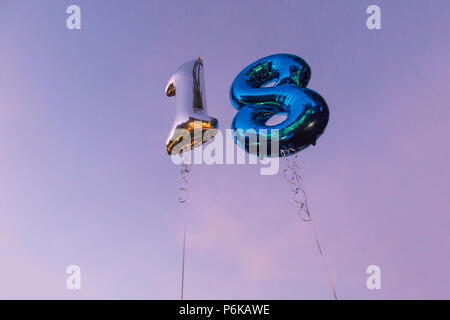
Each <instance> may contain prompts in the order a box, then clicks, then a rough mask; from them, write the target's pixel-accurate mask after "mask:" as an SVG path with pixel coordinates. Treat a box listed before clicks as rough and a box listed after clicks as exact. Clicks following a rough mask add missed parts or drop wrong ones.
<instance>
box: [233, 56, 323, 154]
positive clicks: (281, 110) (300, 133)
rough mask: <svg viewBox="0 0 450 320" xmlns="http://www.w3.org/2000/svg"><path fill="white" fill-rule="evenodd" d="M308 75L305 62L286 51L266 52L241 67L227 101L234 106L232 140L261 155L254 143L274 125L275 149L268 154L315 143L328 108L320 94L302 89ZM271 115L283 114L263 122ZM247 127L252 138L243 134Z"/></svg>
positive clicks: (267, 139)
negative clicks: (274, 120)
mask: <svg viewBox="0 0 450 320" xmlns="http://www.w3.org/2000/svg"><path fill="white" fill-rule="evenodd" d="M310 77H311V69H310V67H309V65H308V64H307V63H306V62H305V61H304V60H303V59H302V58H300V57H297V56H295V55H291V54H275V55H271V56H268V57H265V58H262V59H259V60H257V61H255V62H254V63H252V64H251V65H249V66H248V67H246V68H245V69H244V70H242V71H241V73H239V75H238V76H237V77H236V79H235V80H234V81H233V84H232V86H231V92H230V96H231V103H232V104H233V106H234V107H235V108H236V109H238V110H239V111H238V113H237V114H236V116H235V118H234V120H233V123H232V128H233V129H234V130H236V131H235V142H236V143H237V144H238V145H240V146H241V147H242V148H244V149H245V150H246V151H247V152H250V153H255V152H256V154H257V155H260V154H259V149H260V148H259V145H258V144H259V143H260V141H270V140H269V139H270V138H271V134H272V132H271V129H277V130H279V131H278V133H279V147H280V150H279V153H278V154H273V156H277V155H279V156H287V155H290V154H293V153H296V152H298V151H300V150H303V149H304V148H306V147H308V146H309V145H311V144H312V145H315V144H316V140H317V138H318V137H319V136H320V135H321V134H322V133H323V132H324V130H325V127H326V126H327V123H328V118H329V111H328V106H327V103H326V102H325V100H324V98H322V96H320V95H319V94H318V93H317V92H315V91H313V90H310V89H308V88H306V85H307V84H308V81H309V79H310ZM272 82H273V83H274V84H273V86H270V85H269V84H270V83H272ZM275 115H284V116H285V117H286V119H285V120H284V121H282V122H281V123H279V124H276V125H268V122H269V119H270V118H272V117H273V116H275ZM252 129H253V130H256V135H257V137H258V140H256V141H251V140H250V139H248V137H247V138H246V137H245V132H246V131H248V130H250V131H251V130H252ZM260 129H266V132H267V133H264V130H263V131H262V132H260V131H259V130H260ZM261 135H264V137H262V136H261ZM262 138H263V139H262ZM255 144H256V145H257V146H258V148H256V146H255ZM254 150H257V151H254Z"/></svg>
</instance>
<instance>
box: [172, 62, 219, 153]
mask: <svg viewBox="0 0 450 320" xmlns="http://www.w3.org/2000/svg"><path fill="white" fill-rule="evenodd" d="M166 96H168V97H176V115H175V122H174V124H173V127H172V130H171V132H170V134H169V137H168V140H167V144H166V147H167V153H168V154H169V155H172V154H178V153H181V152H183V151H188V150H190V149H192V148H194V147H196V146H199V145H201V144H203V143H205V142H207V141H208V140H210V139H212V137H213V136H214V135H215V133H216V131H217V130H216V129H217V127H218V121H217V119H216V118H213V117H210V116H209V115H208V114H207V112H206V98H205V83H204V76H203V60H202V59H201V58H198V59H196V60H192V61H189V62H186V63H185V64H183V65H182V66H180V67H179V68H178V69H177V71H175V73H174V74H173V76H172V77H171V78H170V80H169V83H168V84H167V86H166ZM207 130H209V132H208V134H203V133H204V132H205V131H207ZM197 132H198V133H201V135H199V137H197V136H196V135H197ZM186 137H187V138H188V139H186Z"/></svg>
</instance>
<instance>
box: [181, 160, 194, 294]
mask: <svg viewBox="0 0 450 320" xmlns="http://www.w3.org/2000/svg"><path fill="white" fill-rule="evenodd" d="M191 169H192V165H191V164H189V165H187V164H185V163H183V165H182V169H181V170H180V173H181V186H180V187H179V188H178V189H179V191H180V195H179V196H178V202H179V203H180V204H182V203H184V202H186V201H187V200H188V198H189V193H188V188H187V187H188V180H187V175H188V173H189V172H191ZM185 259H186V221H184V232H183V258H182V263H181V300H183V299H184V263H185Z"/></svg>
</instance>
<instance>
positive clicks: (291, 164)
mask: <svg viewBox="0 0 450 320" xmlns="http://www.w3.org/2000/svg"><path fill="white" fill-rule="evenodd" d="M293 152H295V150H293ZM288 154H289V153H287V152H285V151H284V150H282V151H281V155H282V156H285V155H288ZM299 172H300V166H299V164H298V162H297V154H296V153H295V154H294V155H293V156H291V157H286V168H285V169H284V170H283V177H284V178H285V180H286V181H287V182H288V183H289V185H290V188H291V191H292V193H293V195H294V201H295V203H296V204H297V205H298V212H297V214H298V216H299V218H300V219H301V220H303V221H307V222H311V223H312V224H313V233H314V240H315V242H316V245H317V249H318V251H319V254H320V257H321V258H322V263H323V265H324V267H325V271H326V272H327V275H328V282H329V284H330V288H331V291H332V292H333V295H334V299H335V300H338V297H337V294H336V289H335V287H334V284H333V280H332V278H331V273H330V270H329V268H328V264H327V262H326V259H325V255H324V254H323V251H322V246H321V245H320V241H319V237H318V236H317V232H316V228H315V225H314V223H313V219H312V217H311V213H310V212H309V208H308V196H307V195H306V192H305V190H304V189H303V183H302V182H303V181H302V176H301V175H300V173H299Z"/></svg>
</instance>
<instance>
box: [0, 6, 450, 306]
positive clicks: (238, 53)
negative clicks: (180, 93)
mask: <svg viewBox="0 0 450 320" xmlns="http://www.w3.org/2000/svg"><path fill="white" fill-rule="evenodd" d="M71 4H77V5H79V6H80V7H81V10H82V29H81V30H68V29H67V28H66V18H67V16H68V15H67V14H66V13H65V11H66V8H67V6H69V5H71ZM369 4H378V5H379V6H380V7H381V12H382V30H374V31H372V30H368V29H367V28H366V22H365V21H366V18H367V14H366V8H367V6H368V5H369ZM449 9H450V2H449V1H448V0H433V1H425V0H422V1H413V0H402V1H378V0H377V1H365V0H351V1H350V0H348V1H345V2H344V1H332V0H329V1H300V0H297V1H279V0H277V1H274V0H273V1H262V0H260V1H256V0H248V1H238V0H227V1H224V0H222V1H216V0H202V1H198V0H190V1H176V0H170V1H159V0H135V1H125V0H120V1H119V0H110V1H88V0H70V1H66V0H37V1H25V0H0V298H3V299H5V298H42V299H47V298H60V299H79V298H86V299H93V298H98V299H103V298H112V299H119V298H126V299H134V298H136V299H178V298H179V291H180V265H181V242H182V229H183V221H184V219H187V221H188V242H187V260H186V282H185V297H186V298H188V299H201V298H204V299H216V298H223V299H227V298H235V299H331V298H332V295H331V293H330V290H329V286H328V282H327V278H326V273H325V271H324V269H323V265H322V262H321V260H320V256H319V254H318V252H317V249H316V247H315V245H314V238H313V233H312V225H311V224H308V223H304V222H301V221H300V220H299V219H298V218H297V216H296V208H295V205H294V202H293V200H292V198H291V193H290V192H289V188H288V185H287V183H286V182H285V181H284V180H283V178H282V175H281V171H280V173H279V174H278V175H274V176H261V175H260V174H259V168H258V166H256V165H212V166H208V165H195V166H194V167H193V170H192V172H191V174H190V176H189V180H190V190H191V191H190V192H191V196H190V199H189V201H188V203H187V204H186V205H184V206H183V207H181V206H180V205H179V204H178V202H177V194H178V193H177V191H178V190H177V188H178V185H179V183H180V177H179V172H178V170H179V168H178V167H176V166H175V165H174V164H173V163H172V162H171V161H170V158H169V157H168V156H167V154H166V151H165V146H164V143H165V139H166V137H167V135H168V132H169V129H170V128H171V126H172V121H173V118H174V111H175V104H174V101H173V100H170V99H168V98H166V97H165V95H164V86H165V85H166V83H167V80H168V79H169V78H170V76H171V75H172V73H173V71H174V70H175V69H176V68H177V67H178V66H179V65H181V64H182V63H184V62H185V61H187V60H191V59H194V58H197V57H198V56H201V57H202V58H203V59H204V64H205V78H206V95H207V100H208V108H209V113H210V114H211V115H212V116H214V117H216V118H218V119H219V126H220V128H221V129H226V128H229V127H230V124H231V121H232V119H233V117H234V115H235V110H234V109H233V108H232V106H231V104H230V102H229V97H228V94H229V88H230V85H231V82H232V81H233V79H234V77H235V76H236V75H237V74H238V73H239V72H240V71H241V70H242V69H243V68H244V67H245V66H247V65H248V64H249V63H251V62H253V61H254V60H256V59H258V58H261V57H264V56H266V55H269V54H273V53H281V52H285V53H292V54H296V55H299V56H301V57H302V58H304V59H305V60H306V61H307V62H308V63H309V65H310V66H311V68H312V78H311V81H310V83H309V87H310V88H311V89H314V90H316V91H318V92H319V93H320V94H321V95H322V96H323V97H324V98H325V99H326V100H327V102H328V105H329V107H330V122H329V125H328V127H327V130H326V131H325V133H324V135H323V136H322V137H321V138H320V139H319V140H318V143H317V146H315V147H311V148H308V149H307V150H305V151H302V152H301V153H300V161H301V167H302V175H303V177H304V183H305V189H306V191H307V193H308V196H309V205H310V209H311V212H312V215H313V217H314V218H315V227H316V229H317V233H318V235H319V238H320V240H321V243H322V246H323V249H324V251H325V255H326V258H327V261H328V265H329V268H330V270H331V273H332V276H333V280H334V282H335V286H336V290H337V294H338V296H339V298H341V299H380V298H385V299H398V298H402V299H411V298H424V299H431V298H440V299H450V291H449V285H450V283H449V280H448V276H447V273H448V270H449V269H450V232H449V228H450V212H449V209H450V197H449V195H448V190H449V188H450V170H449V166H448V159H449V156H450V148H449V143H448V137H449V134H450V126H449V123H448V122H449V117H450V111H449V103H448V101H449V100H450V90H449V89H450V88H449V83H450V61H449V56H448V54H449V52H450V45H449V44H450V41H449V40H450V39H449V36H448V30H450V22H449V20H448V12H449ZM284 163H285V162H284V161H282V162H281V166H284ZM71 264H76V265H79V266H80V267H81V272H82V274H81V278H82V280H81V281H82V284H81V286H82V288H81V290H80V291H76V290H73V291H71V290H68V289H67V288H66V278H67V276H68V275H67V274H66V273H65V270H66V268H67V266H68V265H71ZM371 264H376V265H379V266H380V267H381V286H382V288H381V290H372V291H371V290H368V289H367V288H366V279H367V277H368V275H367V274H366V268H367V266H369V265H371Z"/></svg>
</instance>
